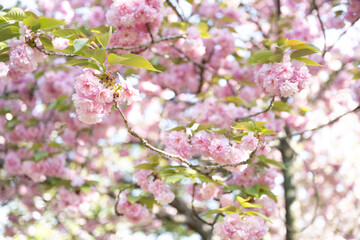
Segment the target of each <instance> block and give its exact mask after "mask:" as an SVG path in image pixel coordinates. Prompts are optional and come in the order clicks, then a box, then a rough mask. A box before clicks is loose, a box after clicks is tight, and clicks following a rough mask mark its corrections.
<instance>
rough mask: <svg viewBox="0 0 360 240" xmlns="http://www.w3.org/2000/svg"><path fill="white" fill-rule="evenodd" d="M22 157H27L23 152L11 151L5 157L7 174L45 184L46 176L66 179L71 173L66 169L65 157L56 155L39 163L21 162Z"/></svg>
mask: <svg viewBox="0 0 360 240" xmlns="http://www.w3.org/2000/svg"><path fill="white" fill-rule="evenodd" d="M19 155H20V156H19ZM21 155H23V156H24V157H26V155H24V154H23V153H21V152H17V153H15V152H13V151H10V152H9V153H8V154H7V155H6V156H5V159H4V160H5V163H4V169H5V171H6V172H7V174H9V175H26V176H28V177H29V178H31V179H32V180H33V181H34V182H43V181H45V180H46V176H49V177H64V176H66V175H67V173H68V172H69V169H67V168H66V167H65V157H64V156H63V155H56V156H54V157H52V158H48V159H46V160H42V161H39V162H34V161H30V160H26V161H21ZM27 155H29V154H27Z"/></svg>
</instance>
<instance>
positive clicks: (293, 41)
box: [285, 39, 305, 47]
mask: <svg viewBox="0 0 360 240" xmlns="http://www.w3.org/2000/svg"><path fill="white" fill-rule="evenodd" d="M303 44H305V42H303V41H299V40H296V39H288V40H287V41H286V44H285V46H286V47H293V46H297V45H303Z"/></svg>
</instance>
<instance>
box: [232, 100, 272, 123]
mask: <svg viewBox="0 0 360 240" xmlns="http://www.w3.org/2000/svg"><path fill="white" fill-rule="evenodd" d="M274 101H275V96H273V97H272V99H271V101H270V104H269V106H268V107H267V108H266V109H264V110H263V111H261V112H257V113H254V114H250V115H248V116H246V117H241V118H237V119H235V121H239V120H243V119H246V118H252V117H255V116H257V115H260V114H262V113H266V112H268V111H270V109H271V107H272V106H273V104H274Z"/></svg>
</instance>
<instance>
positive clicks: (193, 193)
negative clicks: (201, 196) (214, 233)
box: [191, 183, 212, 226]
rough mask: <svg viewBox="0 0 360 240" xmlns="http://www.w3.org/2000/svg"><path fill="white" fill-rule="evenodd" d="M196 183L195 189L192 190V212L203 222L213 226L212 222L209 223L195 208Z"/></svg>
mask: <svg viewBox="0 0 360 240" xmlns="http://www.w3.org/2000/svg"><path fill="white" fill-rule="evenodd" d="M196 185H197V184H196V183H194V184H193V189H192V190H193V191H192V198H191V210H192V214H193V215H194V216H195V217H196V219H198V220H200V221H201V222H202V223H204V224H206V225H210V226H212V223H208V222H206V221H205V220H204V219H202V218H201V217H200V216H199V215H198V214H197V212H196V210H195V206H194V200H195V187H196Z"/></svg>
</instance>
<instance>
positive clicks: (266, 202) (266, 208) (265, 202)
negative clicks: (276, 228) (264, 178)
mask: <svg viewBox="0 0 360 240" xmlns="http://www.w3.org/2000/svg"><path fill="white" fill-rule="evenodd" d="M257 203H260V204H261V205H262V208H256V209H253V210H255V211H257V212H259V213H262V214H264V215H265V216H267V217H271V216H273V215H274V214H275V213H276V209H277V206H276V203H275V202H274V200H272V199H271V198H268V197H265V198H262V199H260V200H259V201H257Z"/></svg>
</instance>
